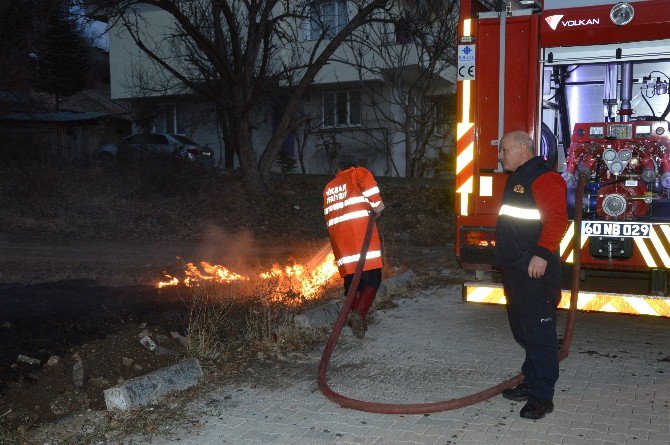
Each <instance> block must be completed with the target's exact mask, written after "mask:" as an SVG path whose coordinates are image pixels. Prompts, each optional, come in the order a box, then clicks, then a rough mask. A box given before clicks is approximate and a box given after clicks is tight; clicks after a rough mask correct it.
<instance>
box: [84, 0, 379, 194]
mask: <svg viewBox="0 0 670 445" xmlns="http://www.w3.org/2000/svg"><path fill="white" fill-rule="evenodd" d="M83 1H84V2H85V3H87V6H88V7H89V10H91V9H90V8H97V9H98V10H99V11H103V12H104V13H105V14H106V15H107V16H108V17H109V19H110V25H111V28H112V32H115V31H114V30H115V29H116V30H119V29H121V30H123V31H124V32H125V33H126V34H127V35H128V36H129V37H130V38H131V39H132V41H133V42H134V44H135V45H136V46H137V47H138V48H139V49H140V50H141V52H142V53H143V54H144V55H145V56H146V58H148V60H149V61H150V62H151V63H152V64H153V66H155V67H156V71H155V72H156V73H164V74H156V75H157V76H168V77H167V78H163V79H161V81H162V82H163V84H165V81H168V82H172V83H173V84H174V89H173V90H172V91H171V94H184V93H189V94H195V95H198V96H200V97H201V98H202V99H203V100H205V101H207V102H209V103H211V104H212V105H213V108H215V109H216V110H218V115H219V116H220V121H221V123H220V125H221V128H222V129H223V134H224V138H225V146H226V147H227V153H226V167H229V168H230V167H232V161H233V158H232V151H231V149H234V151H235V154H236V155H237V157H238V160H239V163H240V167H241V169H242V174H243V182H244V185H245V188H246V190H247V192H248V194H249V195H250V197H252V198H259V199H260V198H262V197H263V196H264V194H265V191H266V190H267V184H268V180H269V176H270V172H271V169H272V166H273V165H274V163H275V159H276V158H277V155H278V153H279V150H280V149H281V145H282V143H283V141H284V140H285V138H286V136H287V135H288V134H289V133H290V132H291V131H292V130H294V129H295V128H296V127H297V126H298V125H300V124H301V120H300V119H296V113H297V111H298V110H299V108H300V104H301V101H302V99H303V96H304V95H305V93H306V92H307V91H308V89H309V87H310V85H311V84H312V83H313V81H314V79H315V77H316V75H317V74H318V73H319V71H320V70H321V68H322V67H323V66H324V65H325V64H326V63H327V62H328V61H329V60H331V59H332V57H333V54H334V53H335V51H336V50H337V49H338V48H339V47H340V46H341V45H342V43H343V42H345V40H347V39H348V38H349V37H350V36H351V34H352V32H353V31H354V30H356V29H358V28H360V27H361V26H363V25H364V24H366V22H368V21H369V20H370V18H371V16H372V14H373V12H375V11H379V10H383V9H385V7H386V4H387V0H356V1H349V2H348V4H349V8H350V9H349V10H348V14H347V15H348V20H347V21H346V22H344V21H341V22H338V23H334V22H333V20H332V16H330V15H329V13H328V12H327V10H326V9H325V8H321V5H322V4H323V3H327V2H324V1H323V0H193V1H181V0H149V1H146V0H142V1H139V0H83ZM330 2H331V3H332V0H331V1H330ZM147 8H152V9H154V10H156V9H157V10H160V11H162V12H163V13H165V14H166V17H167V20H164V21H163V23H162V24H161V26H160V27H159V28H160V30H159V32H157V30H156V27H153V28H152V26H151V24H150V23H148V21H147V19H146V16H145V15H144V14H143V12H145V11H146V10H147ZM306 24H309V25H308V26H310V29H311V34H310V37H311V39H314V40H313V41H310V42H308V44H305V42H304V40H305V39H304V36H305V28H304V27H305V25H306ZM315 28H316V30H318V32H317V33H316V35H315V32H314V31H315ZM266 99H267V100H270V101H275V102H276V103H280V104H281V106H280V109H281V111H282V112H281V117H280V118H279V120H278V122H277V123H276V126H275V128H274V133H273V135H272V136H271V137H270V139H269V141H268V142H267V144H266V145H265V147H264V148H263V150H262V151H261V154H260V156H257V154H256V152H255V151H254V147H253V144H252V135H253V126H252V118H253V114H254V112H255V110H256V109H257V107H258V105H259V103H261V102H262V101H263V100H266Z"/></svg>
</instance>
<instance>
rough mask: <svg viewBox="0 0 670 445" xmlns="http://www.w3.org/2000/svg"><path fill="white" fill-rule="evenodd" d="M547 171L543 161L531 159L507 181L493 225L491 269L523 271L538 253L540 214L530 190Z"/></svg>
mask: <svg viewBox="0 0 670 445" xmlns="http://www.w3.org/2000/svg"><path fill="white" fill-rule="evenodd" d="M548 172H551V170H550V169H549V167H548V166H547V165H546V163H545V161H544V159H543V158H542V157H540V156H535V157H534V158H532V159H530V160H528V161H527V162H526V163H524V164H523V165H521V166H520V167H519V168H517V169H516V170H515V171H514V172H512V173H511V174H510V175H509V177H508V178H507V184H506V185H505V192H504V193H503V197H502V206H501V207H500V212H499V213H498V223H497V225H496V235H495V238H496V247H495V250H494V251H493V261H492V264H493V265H494V266H498V267H507V268H513V269H521V270H525V269H527V268H528V263H530V259H531V258H532V257H533V255H536V254H537V253H538V247H537V242H538V240H539V238H540V233H541V232H542V220H541V216H542V215H541V214H540V211H539V209H538V208H537V204H536V202H535V198H534V197H533V192H532V188H531V187H532V185H533V182H534V181H535V180H536V179H537V178H539V177H540V176H542V175H543V174H545V173H548ZM553 174H555V173H553ZM553 254H554V252H551V255H552V256H553ZM546 259H549V258H546ZM556 260H557V258H556Z"/></svg>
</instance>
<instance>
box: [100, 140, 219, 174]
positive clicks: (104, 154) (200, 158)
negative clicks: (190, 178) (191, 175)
mask: <svg viewBox="0 0 670 445" xmlns="http://www.w3.org/2000/svg"><path fill="white" fill-rule="evenodd" d="M151 153H164V154H168V155H175V156H181V157H184V158H186V159H188V160H190V161H194V162H199V163H201V164H202V165H204V166H206V167H214V153H213V152H212V150H211V149H210V148H209V147H207V146H202V145H200V144H198V143H196V142H193V141H192V140H191V139H189V138H187V137H186V136H181V135H178V134H167V133H138V134H133V135H131V136H128V137H125V138H123V139H121V140H120V141H117V142H115V143H113V144H106V145H103V146H101V147H100V148H98V149H97V150H96V158H97V159H98V160H100V161H103V162H107V161H112V160H114V159H115V158H123V159H136V158H140V157H143V156H147V155H149V154H151Z"/></svg>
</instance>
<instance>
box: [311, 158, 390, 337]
mask: <svg viewBox="0 0 670 445" xmlns="http://www.w3.org/2000/svg"><path fill="white" fill-rule="evenodd" d="M337 167H338V172H337V174H336V175H335V178H334V179H333V180H332V181H330V182H329V183H328V185H326V188H325V189H324V191H323V213H324V215H325V217H326V226H327V228H328V235H329V236H330V244H331V246H332V247H333V253H334V254H335V261H336V263H337V267H338V269H339V271H340V276H342V277H343V278H344V294H345V295H346V294H347V293H348V291H349V286H351V281H352V280H353V277H354V272H355V271H356V265H357V263H358V260H359V259H360V254H361V248H362V246H363V239H364V238H365V231H366V228H367V224H368V219H369V218H370V217H374V216H377V215H379V214H380V213H381V211H382V210H383V209H384V203H383V202H382V199H381V196H380V195H379V188H378V187H377V181H375V178H374V177H373V176H372V173H370V171H368V170H366V169H365V168H363V167H358V166H357V163H356V161H355V160H354V159H353V158H351V157H348V156H342V157H340V158H339V159H338V164H337ZM371 212H372V213H371ZM381 267H382V252H381V244H380V242H379V234H378V233H377V227H376V226H375V227H374V232H373V233H372V239H371V240H370V247H369V249H368V252H367V255H366V257H365V266H364V267H363V274H362V275H361V281H360V284H359V285H358V289H357V292H356V297H355V298H354V300H353V302H352V305H351V311H350V312H349V315H348V317H347V324H348V325H349V327H351V329H352V331H353V333H354V335H355V336H356V337H358V338H363V337H364V336H365V331H366V330H367V313H368V311H369V310H370V307H371V306H372V303H373V301H374V299H375V295H376V294H377V289H379V285H380V284H381V279H382V270H381Z"/></svg>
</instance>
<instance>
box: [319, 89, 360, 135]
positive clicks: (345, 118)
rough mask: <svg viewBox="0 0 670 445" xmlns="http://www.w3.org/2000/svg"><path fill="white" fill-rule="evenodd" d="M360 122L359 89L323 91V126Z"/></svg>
mask: <svg viewBox="0 0 670 445" xmlns="http://www.w3.org/2000/svg"><path fill="white" fill-rule="evenodd" d="M360 124H361V92H360V91H357V90H352V91H328V92H326V93H323V126H324V127H335V126H338V127H345V126H352V125H360Z"/></svg>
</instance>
